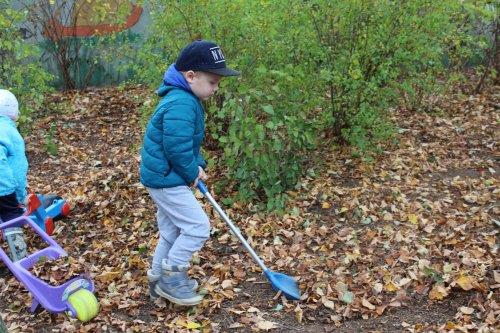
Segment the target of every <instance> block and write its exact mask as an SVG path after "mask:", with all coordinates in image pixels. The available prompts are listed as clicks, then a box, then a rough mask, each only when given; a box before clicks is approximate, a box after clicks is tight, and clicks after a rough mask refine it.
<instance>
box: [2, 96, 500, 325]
mask: <svg viewBox="0 0 500 333" xmlns="http://www.w3.org/2000/svg"><path fill="white" fill-rule="evenodd" d="M130 91H132V92H133V91H135V90H134V89H132V90H126V93H125V94H123V93H122V92H117V91H114V90H112V89H111V90H96V91H89V92H86V93H82V94H81V95H80V94H79V93H68V95H67V96H69V97H68V98H70V100H71V101H75V102H76V104H77V105H78V110H79V111H78V112H76V113H75V114H65V115H61V116H60V117H53V116H51V117H46V118H42V119H41V120H40V121H39V122H38V123H37V125H38V126H37V127H36V128H35V129H34V130H33V133H30V134H29V135H28V136H27V148H28V154H29V157H30V159H31V160H32V161H33V163H32V164H31V171H30V176H29V177H30V184H31V186H33V187H36V190H38V191H40V192H43V193H49V192H52V193H57V194H59V195H61V196H63V197H64V198H66V199H68V200H69V201H70V203H71V204H72V205H73V206H74V207H75V208H74V211H73V212H72V215H71V217H70V218H68V219H67V220H64V221H61V222H58V223H57V227H58V228H62V229H58V232H57V233H56V235H55V238H56V240H57V241H58V242H59V243H60V244H61V246H62V247H63V248H65V249H66V250H67V251H68V253H70V256H71V257H75V258H78V260H76V261H75V262H72V263H68V266H66V267H64V264H61V265H59V264H58V265H57V268H58V269H56V270H54V271H52V270H50V268H49V269H48V270H47V273H52V274H50V276H51V277H50V278H51V279H52V280H54V281H55V282H57V280H59V279H61V278H63V277H64V274H63V273H65V270H66V271H68V272H71V273H79V272H81V271H85V272H86V273H87V272H88V273H89V274H90V275H91V277H92V278H93V279H94V281H95V283H96V288H97V291H98V298H99V301H100V303H101V306H102V307H103V309H102V311H101V313H100V314H99V316H98V317H97V318H96V319H95V320H94V321H93V322H92V323H88V324H87V325H94V326H89V327H83V326H81V327H80V326H79V323H76V322H70V321H68V320H67V319H65V318H64V316H55V317H49V315H47V314H45V313H42V314H40V315H39V316H38V317H36V318H33V317H30V316H29V315H27V314H26V316H20V315H19V314H20V313H22V314H25V312H24V308H25V306H24V303H26V302H27V298H28V297H27V295H26V292H25V291H24V290H22V288H20V287H19V284H18V283H17V282H16V281H15V279H13V278H6V279H5V283H3V280H2V283H0V286H2V287H0V309H2V313H6V314H7V319H9V320H10V321H11V322H12V323H13V324H12V325H11V326H12V327H20V329H21V330H23V331H30V330H35V331H36V330H37V329H39V328H40V327H44V328H45V326H47V329H49V330H53V331H77V330H78V329H82V330H87V331H100V330H110V331H127V330H128V331H131V332H132V331H144V332H146V331H147V332H150V331H151V332H154V331H157V332H162V331H165V330H172V331H174V330H179V331H193V332H195V331H202V332H204V331H213V332H215V333H217V332H221V331H228V329H230V330H231V329H233V330H234V331H235V332H237V331H239V330H245V329H248V328H250V329H252V330H254V331H272V330H275V329H277V328H280V327H281V326H280V325H281V324H278V323H281V322H282V321H284V320H288V321H292V322H293V323H292V324H290V325H291V326H295V325H298V324H297V323H299V324H301V325H307V324H308V323H314V324H315V325H321V324H319V323H322V324H324V325H325V327H332V325H341V322H344V324H349V322H350V319H351V318H357V317H361V318H373V317H377V316H383V315H385V313H387V312H388V310H391V309H394V308H401V309H411V307H412V305H413V304H414V302H415V299H422V300H423V301H422V302H424V303H429V304H439V303H443V302H450V301H452V300H454V299H455V298H456V295H457V294H459V293H467V295H468V296H469V295H470V297H468V298H467V302H465V303H463V304H460V306H457V307H456V308H455V309H454V310H456V315H455V318H453V317H451V318H447V319H446V320H445V321H443V323H445V324H442V325H441V326H440V327H439V326H437V325H434V326H433V329H430V330H434V331H439V330H440V329H448V330H452V329H455V330H462V331H465V330H466V328H464V327H468V326H467V325H473V324H474V323H477V326H478V327H479V326H480V325H486V326H487V325H490V326H491V327H493V325H495V322H496V316H497V315H496V314H497V313H498V311H499V310H500V309H499V305H498V303H497V301H496V300H495V297H493V295H494V294H495V293H496V292H497V291H498V288H500V272H499V271H497V270H494V269H493V268H494V263H495V253H496V252H497V251H498V248H497V238H498V230H497V229H495V228H496V227H495V223H493V222H494V216H498V213H499V211H498V207H497V206H496V201H497V200H498V196H499V191H498V183H499V182H498V176H497V175H498V162H496V160H495V159H494V157H492V156H493V147H494V142H495V134H494V133H495V130H494V127H495V126H494V124H496V123H497V116H496V115H495V110H493V109H492V108H485V109H483V110H482V111H481V112H479V111H478V110H477V106H478V105H481V104H484V102H485V101H484V100H481V99H478V100H473V101H466V102H464V103H465V104H464V105H462V104H460V105H453V107H451V108H450V110H453V113H452V114H449V115H446V116H438V115H431V114H426V113H419V114H411V116H408V114H406V113H404V110H399V111H397V112H396V111H395V112H394V117H395V122H396V123H397V124H398V125H399V126H401V127H402V128H404V129H405V131H403V132H402V133H401V136H400V137H399V138H398V139H399V140H400V141H399V143H398V145H397V146H392V147H391V146H387V147H381V148H382V149H383V152H382V154H381V156H380V157H376V160H375V161H374V162H373V164H369V165H368V164H367V163H360V161H358V160H357V159H354V158H352V156H351V155H350V151H349V150H348V149H345V148H342V149H340V150H336V151H328V152H326V153H325V154H324V156H323V157H324V158H323V160H324V161H325V165H327V168H328V169H329V170H328V171H327V172H325V173H322V174H321V173H318V174H319V175H321V176H318V177H316V178H314V177H309V176H306V177H304V178H303V179H301V180H300V183H299V184H297V188H296V189H295V190H294V191H291V192H290V194H291V197H292V200H290V202H289V203H288V204H289V206H288V207H287V209H286V213H285V215H283V216H279V215H277V214H272V213H264V212H256V211H255V209H254V207H253V206H251V205H245V204H244V203H234V205H233V206H232V207H231V208H230V209H228V214H229V215H230V217H231V218H232V219H233V220H234V221H235V222H236V223H237V224H238V225H239V226H240V227H241V228H242V230H243V233H244V234H245V235H246V236H247V237H249V238H250V242H251V244H252V245H254V246H255V248H256V251H257V252H258V253H259V254H260V255H261V256H262V258H263V259H264V261H265V262H266V264H269V266H270V268H271V269H273V270H277V271H283V272H285V273H286V274H290V275H293V276H296V277H298V278H299V283H300V287H301V290H302V293H303V297H302V300H301V301H299V302H291V301H287V300H284V299H283V296H282V295H279V294H276V293H275V292H274V291H272V290H271V288H270V286H269V283H268V282H267V281H265V278H263V277H262V276H261V274H260V270H259V268H258V267H257V265H255V263H254V262H253V261H252V260H251V258H250V257H249V256H248V255H247V254H246V253H245V251H244V250H243V249H242V247H241V246H240V244H239V243H238V241H237V239H236V238H235V237H234V236H232V235H231V234H230V232H228V229H227V228H226V227H225V225H224V223H223V222H222V221H221V220H220V219H219V218H218V217H217V214H216V213H215V212H214V211H213V210H212V209H211V208H209V205H208V204H206V203H205V202H204V201H203V199H201V196H198V198H199V199H200V202H202V203H203V205H204V208H205V210H206V211H207V213H208V215H209V216H210V218H211V222H212V223H213V232H214V234H213V237H212V238H211V239H210V240H209V241H208V242H207V243H206V245H205V247H204V248H203V250H202V251H200V253H199V254H198V256H197V257H196V258H195V260H193V263H192V264H193V267H192V271H191V275H192V276H194V277H195V278H197V279H198V281H199V282H200V283H201V284H202V291H203V293H204V294H205V299H204V301H203V303H202V304H200V305H199V306H198V307H196V308H193V309H189V310H182V311H179V310H178V309H175V308H173V307H172V305H171V304H170V303H169V302H165V300H163V299H159V300H157V301H155V302H150V300H149V297H148V296H147V280H146V276H145V272H146V270H147V269H148V268H149V260H150V255H151V254H152V252H153V250H154V248H155V246H156V242H157V229H156V225H155V216H154V213H155V209H154V205H153V203H152V202H151V200H150V198H149V197H148V195H147V192H146V191H145V189H144V188H143V187H142V186H141V185H140V184H139V179H138V170H137V168H138V149H139V146H140V142H141V140H142V131H141V127H140V125H139V117H140V114H139V112H138V111H137V110H136V109H134V106H137V105H139V106H140V105H142V103H140V101H141V100H144V99H145V98H146V97H140V98H137V100H134V99H132V97H127V96H133V95H134V94H135V95H137V93H132V94H130ZM148 93H149V92H148ZM83 98H89V102H85V103H83V102H82V100H81V99H83ZM90 101H93V102H92V103H90ZM124 107H126V109H123V108H124ZM124 110H126V111H124ZM53 122H55V123H56V124H57V127H56V128H57V131H56V133H55V137H54V141H55V142H56V144H58V145H59V146H60V147H59V148H60V149H59V150H58V151H59V155H58V156H57V157H55V158H54V157H49V156H48V155H47V154H46V152H44V151H43V149H41V148H40V147H41V145H40V143H39V138H40V137H43V134H44V132H43V131H44V129H45V128H48V127H49V126H50V124H51V123H53ZM110 124H112V126H110ZM456 128H464V129H466V130H465V131H464V132H462V131H460V132H457V131H456V130H455V129H456ZM97 136H99V140H97ZM488 147H492V148H488ZM218 154H220V153H219V152H217V151H207V155H209V156H208V157H210V158H218ZM214 167H215V170H209V171H210V173H211V175H212V178H211V181H212V182H213V183H212V184H216V183H218V182H219V177H222V176H221V175H224V174H225V170H224V169H223V166H222V165H219V164H218V163H215V166H214ZM54 175H57V177H54ZM226 192H227V189H226V188H222V189H221V190H220V192H217V193H215V195H216V196H220V197H221V198H223V197H226V196H227V195H230V193H226ZM217 199H218V198H217ZM226 208H227V207H226ZM77 265H79V266H80V267H79V269H77V268H76V266H77ZM42 273H44V274H42V275H44V276H45V275H47V276H48V275H49V274H45V271H44V272H42ZM228 304H229V305H228ZM406 305H408V307H406ZM4 309H5V312H4V311H3V310H4ZM416 310H418V309H416ZM398 311H399V310H398ZM221 314H222V316H224V319H221ZM26 318H28V319H26ZM225 318H227V319H230V320H227V321H226V319H225ZM471 318H473V320H472V319H471ZM410 319H411V320H412V319H413V318H405V320H406V321H407V323H405V324H404V325H406V326H407V327H408V329H409V330H412V329H413V330H414V331H418V330H420V331H423V330H425V329H426V328H427V327H429V325H427V326H426V325H425V324H423V323H415V322H412V323H410V321H411V320H410ZM401 320H403V319H401ZM423 320H425V318H424V319H423ZM47 323H50V324H47ZM404 325H403V327H405V326H404ZM104 328H105V329H104ZM476 328H477V327H476ZM473 329H474V328H471V330H473ZM353 331H356V330H353ZM382 331H383V329H382ZM485 331H486V330H485Z"/></svg>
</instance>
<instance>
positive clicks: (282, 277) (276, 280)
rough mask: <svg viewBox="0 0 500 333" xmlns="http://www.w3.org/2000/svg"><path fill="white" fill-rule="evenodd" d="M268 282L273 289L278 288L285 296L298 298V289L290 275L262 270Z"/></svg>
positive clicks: (292, 298)
mask: <svg viewBox="0 0 500 333" xmlns="http://www.w3.org/2000/svg"><path fill="white" fill-rule="evenodd" d="M264 274H265V275H266V277H267V279H268V280H269V282H271V285H272V286H273V288H274V289H275V290H280V291H281V292H282V293H283V295H285V297H286V298H288V299H291V300H299V299H300V289H299V285H298V284H297V281H295V279H294V278H293V277H291V276H288V275H286V274H282V273H276V272H272V271H270V270H266V271H264Z"/></svg>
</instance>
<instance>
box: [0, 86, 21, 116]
mask: <svg viewBox="0 0 500 333" xmlns="http://www.w3.org/2000/svg"><path fill="white" fill-rule="evenodd" d="M0 115H3V116H7V117H9V118H10V119H12V120H17V118H19V103H18V102H17V98H16V96H14V94H13V93H11V92H10V91H8V90H5V89H0Z"/></svg>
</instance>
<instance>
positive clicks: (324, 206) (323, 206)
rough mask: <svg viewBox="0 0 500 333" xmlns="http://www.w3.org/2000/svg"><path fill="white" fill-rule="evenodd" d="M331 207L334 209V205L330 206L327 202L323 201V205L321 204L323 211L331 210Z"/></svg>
mask: <svg viewBox="0 0 500 333" xmlns="http://www.w3.org/2000/svg"><path fill="white" fill-rule="evenodd" d="M331 207H332V205H330V203H329V202H327V201H323V203H322V204H321V208H323V209H329V208H331Z"/></svg>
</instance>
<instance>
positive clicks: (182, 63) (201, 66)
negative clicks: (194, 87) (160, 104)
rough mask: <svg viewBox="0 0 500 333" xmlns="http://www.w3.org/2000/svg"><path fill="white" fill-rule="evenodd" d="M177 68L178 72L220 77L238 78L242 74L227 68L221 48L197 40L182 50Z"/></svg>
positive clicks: (176, 63)
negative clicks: (200, 72)
mask: <svg viewBox="0 0 500 333" xmlns="http://www.w3.org/2000/svg"><path fill="white" fill-rule="evenodd" d="M175 68H176V69H177V70H178V71H203V72H209V73H214V74H217V75H220V76H238V75H240V72H238V71H235V70H234V69H231V68H228V67H226V58H225V57H224V54H223V53H222V50H221V48H220V46H218V45H217V44H215V43H214V42H210V41H206V40H196V41H194V42H192V43H191V44H189V45H187V46H186V47H185V48H184V49H182V51H181V53H180V54H179V57H178V58H177V61H176V62H175Z"/></svg>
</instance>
